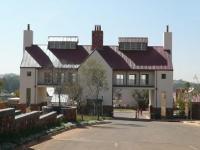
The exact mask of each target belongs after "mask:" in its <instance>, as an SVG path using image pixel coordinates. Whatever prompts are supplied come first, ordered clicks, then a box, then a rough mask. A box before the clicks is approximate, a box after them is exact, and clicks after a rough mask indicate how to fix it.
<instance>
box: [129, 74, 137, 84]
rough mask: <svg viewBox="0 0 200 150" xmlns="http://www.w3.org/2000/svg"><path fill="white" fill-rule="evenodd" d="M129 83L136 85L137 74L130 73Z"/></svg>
mask: <svg viewBox="0 0 200 150" xmlns="http://www.w3.org/2000/svg"><path fill="white" fill-rule="evenodd" d="M128 84H129V85H135V84H136V75H135V74H129V75H128Z"/></svg>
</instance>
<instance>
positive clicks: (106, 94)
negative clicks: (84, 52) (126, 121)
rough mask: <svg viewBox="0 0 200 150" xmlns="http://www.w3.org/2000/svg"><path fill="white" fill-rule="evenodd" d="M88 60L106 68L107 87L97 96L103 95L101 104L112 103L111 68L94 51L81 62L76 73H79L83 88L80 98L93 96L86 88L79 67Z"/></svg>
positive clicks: (84, 98)
mask: <svg viewBox="0 0 200 150" xmlns="http://www.w3.org/2000/svg"><path fill="white" fill-rule="evenodd" d="M90 60H95V61H96V62H97V63H100V64H101V65H102V67H103V68H104V69H105V70H106V77H107V82H108V89H106V90H104V91H102V92H100V94H99V98H102V96H103V105H112V69H111V67H110V66H109V65H108V64H107V63H106V62H105V60H104V59H103V58H102V57H101V55H100V54H99V53H98V52H97V51H95V52H93V53H92V54H91V55H90V56H89V57H88V59H87V60H86V61H85V62H84V63H83V64H81V66H80V68H79V70H78V74H79V78H80V80H79V82H80V84H81V86H82V87H84V88H83V96H82V99H83V100H86V99H87V98H91V99H92V98H94V97H92V96H91V94H90V93H91V91H90V90H89V89H88V88H87V85H86V82H85V80H84V78H83V76H82V75H81V74H82V71H81V69H82V68H83V67H84V66H85V65H86V63H87V62H88V61H90Z"/></svg>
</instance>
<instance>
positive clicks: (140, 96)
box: [132, 90, 149, 118]
mask: <svg viewBox="0 0 200 150" xmlns="http://www.w3.org/2000/svg"><path fill="white" fill-rule="evenodd" d="M132 96H133V98H134V100H135V101H136V103H137V105H136V109H137V112H136V118H137V117H138V116H137V115H138V114H137V113H138V109H139V110H141V112H142V110H143V109H144V108H146V107H147V105H148V100H149V99H148V98H149V95H148V91H147V90H134V91H133V94H132Z"/></svg>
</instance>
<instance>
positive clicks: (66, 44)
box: [48, 36, 78, 49]
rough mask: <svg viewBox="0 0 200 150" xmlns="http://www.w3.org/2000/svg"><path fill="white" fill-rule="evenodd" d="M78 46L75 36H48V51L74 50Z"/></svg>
mask: <svg viewBox="0 0 200 150" xmlns="http://www.w3.org/2000/svg"><path fill="white" fill-rule="evenodd" d="M77 45H78V37H77V36H49V37H48V48H49V49H76V48H77Z"/></svg>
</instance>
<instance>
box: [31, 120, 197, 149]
mask: <svg viewBox="0 0 200 150" xmlns="http://www.w3.org/2000/svg"><path fill="white" fill-rule="evenodd" d="M29 149H36V150H47V149H48V150H65V149H68V150H200V127H197V126H190V125H185V124H183V123H177V122H140V121H120V120H114V121H112V123H110V124H104V125H97V126H93V127H88V128H82V129H74V130H71V131H66V132H64V133H61V134H59V135H56V136H53V137H52V139H50V140H48V141H45V142H43V143H40V144H38V145H35V146H32V147H31V148H29Z"/></svg>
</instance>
